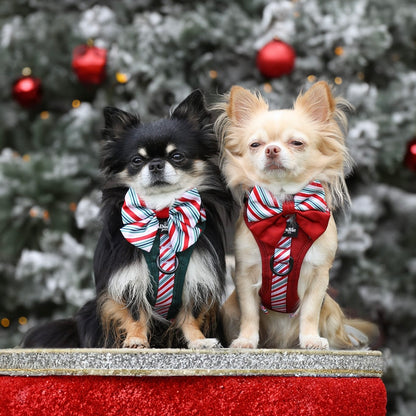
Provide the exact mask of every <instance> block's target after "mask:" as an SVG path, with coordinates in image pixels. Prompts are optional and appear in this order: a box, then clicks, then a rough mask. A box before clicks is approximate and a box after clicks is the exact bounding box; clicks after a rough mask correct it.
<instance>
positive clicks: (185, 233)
mask: <svg viewBox="0 0 416 416" xmlns="http://www.w3.org/2000/svg"><path fill="white" fill-rule="evenodd" d="M201 204H202V202H201V197H200V195H199V192H198V190H197V189H196V188H193V189H190V190H188V191H186V192H185V193H184V194H183V195H182V196H181V197H180V198H178V199H176V200H175V201H174V202H173V204H172V205H171V206H170V207H168V208H165V209H163V210H161V211H155V210H153V209H150V208H147V207H146V204H145V202H144V201H143V200H142V199H141V198H140V197H139V196H138V195H137V194H136V192H135V191H134V190H133V189H132V188H130V189H129V190H128V192H127V193H126V196H125V199H124V204H123V207H122V209H121V216H122V221H123V224H124V226H123V227H122V228H121V229H120V231H121V233H122V234H123V236H124V238H125V239H126V240H127V241H128V242H129V243H131V244H133V245H134V246H136V247H138V248H140V249H142V250H144V251H147V252H150V251H151V249H152V246H153V242H154V240H155V238H156V235H157V232H158V230H159V229H160V230H161V231H162V232H164V235H166V236H167V237H168V239H169V242H170V244H169V246H170V247H169V249H170V250H172V251H173V252H175V253H177V252H181V251H185V250H186V249H187V248H188V247H191V246H192V245H193V244H195V243H196V241H197V240H198V238H199V236H200V234H201V227H199V226H198V225H199V224H201V223H203V222H204V221H206V213H205V210H204V208H203V207H202V206H201Z"/></svg>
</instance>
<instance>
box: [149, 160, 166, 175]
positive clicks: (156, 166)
mask: <svg viewBox="0 0 416 416" xmlns="http://www.w3.org/2000/svg"><path fill="white" fill-rule="evenodd" d="M164 168H165V161H164V160H162V159H153V160H152V161H151V162H149V171H150V172H153V173H156V172H162V171H163V169H164Z"/></svg>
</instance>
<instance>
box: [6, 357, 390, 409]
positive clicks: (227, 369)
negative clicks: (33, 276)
mask: <svg viewBox="0 0 416 416" xmlns="http://www.w3.org/2000/svg"><path fill="white" fill-rule="evenodd" d="M382 371H383V357H382V354H381V353H380V352H378V351H305V350H265V349H261V350H233V349H219V350H197V351H190V350H175V349H169V350H168V349H166V350H157V349H145V350H125V349H114V350H113V349H61V350H55V349H50V350H46V349H44V350H41V349H6V350H0V390H1V392H2V394H1V397H0V415H3V414H4V415H13V416H14V415H24V416H31V415H33V416H35V415H36V416H39V415H48V416H51V415H53V416H60V415H106V416H107V415H123V416H124V415H138V414H140V415H155V416H156V415H161V414H163V415H169V416H176V415H178V416H179V415H180V416H188V415H189V416H190V415H195V414H198V415H210V416H212V415H221V416H222V415H240V416H241V415H244V416H246V415H247V416H251V415H253V416H254V415H256V416H257V415H270V416H272V415H285V416H288V415H289V416H290V415H293V416H295V415H296V416H297V415H300V414H305V415H332V414H334V415H337V416H342V415H361V416H378V415H380V416H381V415H385V412H386V401H387V399H386V390H385V387H384V384H383V382H382V380H381V375H382Z"/></svg>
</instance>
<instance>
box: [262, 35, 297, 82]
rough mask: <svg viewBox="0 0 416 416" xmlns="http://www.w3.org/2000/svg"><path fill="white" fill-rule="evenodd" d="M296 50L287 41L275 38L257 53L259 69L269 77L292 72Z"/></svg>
mask: <svg viewBox="0 0 416 416" xmlns="http://www.w3.org/2000/svg"><path fill="white" fill-rule="evenodd" d="M295 59H296V53H295V50H294V49H293V48H292V47H291V46H290V45H288V44H287V43H285V42H283V41H281V40H278V39H273V40H272V41H271V42H269V43H267V44H266V45H264V46H263V47H262V48H261V49H260V50H259V52H258V53H257V60H256V65H257V68H258V70H259V71H260V72H261V73H262V74H263V75H264V76H265V77H268V78H278V77H281V76H282V75H287V74H290V73H291V72H292V70H293V68H294V66H295Z"/></svg>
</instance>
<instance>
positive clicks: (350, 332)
mask: <svg viewBox="0 0 416 416" xmlns="http://www.w3.org/2000/svg"><path fill="white" fill-rule="evenodd" d="M320 327H321V328H320V332H321V334H322V336H324V337H325V338H327V339H328V342H329V345H330V347H331V348H335V349H365V348H368V347H371V346H373V345H375V343H376V341H377V340H378V338H379V330H378V328H377V326H376V325H374V324H373V323H371V322H368V321H364V320H361V319H347V318H346V317H345V315H344V313H343V311H342V310H341V307H340V306H339V305H338V303H337V302H335V300H333V299H332V298H331V297H330V296H329V295H326V296H325V299H324V303H323V305H322V310H321V317H320Z"/></svg>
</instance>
